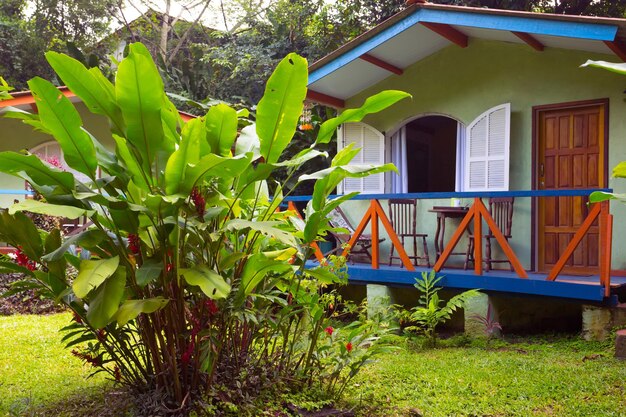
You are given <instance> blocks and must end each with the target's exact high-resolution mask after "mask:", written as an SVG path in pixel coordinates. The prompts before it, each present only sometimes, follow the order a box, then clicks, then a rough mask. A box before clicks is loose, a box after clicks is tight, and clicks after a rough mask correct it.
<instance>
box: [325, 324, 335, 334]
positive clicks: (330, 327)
mask: <svg viewBox="0 0 626 417" xmlns="http://www.w3.org/2000/svg"><path fill="white" fill-rule="evenodd" d="M324 331H325V332H326V334H328V335H329V336H332V335H333V332H334V331H335V329H333V327H332V326H328V327H327V328H325V329H324Z"/></svg>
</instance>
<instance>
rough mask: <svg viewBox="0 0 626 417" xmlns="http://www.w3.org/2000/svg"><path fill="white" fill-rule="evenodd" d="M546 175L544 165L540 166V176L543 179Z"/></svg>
mask: <svg viewBox="0 0 626 417" xmlns="http://www.w3.org/2000/svg"><path fill="white" fill-rule="evenodd" d="M543 175H544V167H543V163H541V164H539V176H540V177H541V178H543Z"/></svg>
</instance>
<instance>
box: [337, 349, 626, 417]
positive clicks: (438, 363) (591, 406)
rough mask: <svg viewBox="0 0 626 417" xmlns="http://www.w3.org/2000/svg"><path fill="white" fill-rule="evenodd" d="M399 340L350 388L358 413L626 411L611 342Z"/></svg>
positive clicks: (602, 414)
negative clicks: (433, 345) (429, 344)
mask: <svg viewBox="0 0 626 417" xmlns="http://www.w3.org/2000/svg"><path fill="white" fill-rule="evenodd" d="M402 340H404V339H402ZM401 344H402V345H404V346H403V348H402V349H401V350H399V351H398V352H396V353H395V354H392V355H389V356H387V357H385V358H384V359H382V360H379V361H377V362H376V363H374V364H372V365H371V366H369V367H367V368H365V369H364V370H363V372H362V373H361V374H359V375H358V376H357V378H356V380H355V381H354V382H355V384H351V386H350V388H349V389H348V390H347V392H346V395H345V398H347V399H350V400H349V401H348V404H349V405H352V406H357V407H359V408H361V410H360V411H359V415H362V416H381V417H382V416H411V415H415V416H417V415H420V414H422V415H423V416H425V417H436V416H564V417H565V416H567V417H573V416H589V417H606V416H626V395H625V391H626V363H624V362H621V361H619V360H616V359H614V358H613V356H612V353H613V352H612V349H611V347H610V344H608V343H604V344H602V343H590V342H584V341H582V340H580V339H578V338H575V337H572V338H563V337H560V338H525V339H521V340H520V341H517V342H515V343H513V342H510V343H504V342H498V343H497V345H496V346H494V347H493V348H492V349H489V350H487V349H485V348H484V347H471V346H468V347H448V348H445V347H444V348H439V349H434V350H433V349H431V350H419V349H416V348H411V347H410V346H407V345H410V344H407V343H406V342H401ZM418 411H419V413H418Z"/></svg>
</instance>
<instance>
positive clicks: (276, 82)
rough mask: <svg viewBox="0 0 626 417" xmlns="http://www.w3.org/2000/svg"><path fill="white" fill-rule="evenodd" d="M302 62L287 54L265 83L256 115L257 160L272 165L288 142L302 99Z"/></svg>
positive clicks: (304, 80) (304, 64) (304, 70)
mask: <svg viewBox="0 0 626 417" xmlns="http://www.w3.org/2000/svg"><path fill="white" fill-rule="evenodd" d="M306 83H307V62H306V59H304V58H302V57H300V56H298V55H296V54H294V53H291V54H289V55H287V56H286V57H285V58H284V59H283V60H282V61H281V62H280V63H279V64H278V66H277V67H276V70H275V71H274V73H273V74H272V76H271V77H270V79H269V80H268V81H267V85H266V86H265V94H264V95H263V98H262V99H261V101H260V102H259V105H258V108H257V114H256V117H257V118H256V132H257V135H258V136H259V140H260V142H261V156H263V157H264V158H265V162H267V163H268V164H273V163H274V162H277V161H278V158H279V157H280V155H281V154H282V153H283V151H284V150H285V148H286V147H287V145H288V144H289V142H290V141H291V139H292V137H293V134H294V132H295V131H296V127H297V125H298V119H299V118H300V115H301V114H302V108H303V103H304V99H305V98H306Z"/></svg>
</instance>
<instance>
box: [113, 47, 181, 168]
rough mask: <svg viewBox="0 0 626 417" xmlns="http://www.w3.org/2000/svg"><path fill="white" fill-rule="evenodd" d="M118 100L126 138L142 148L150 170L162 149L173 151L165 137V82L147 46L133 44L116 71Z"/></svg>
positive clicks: (142, 163)
mask: <svg viewBox="0 0 626 417" xmlns="http://www.w3.org/2000/svg"><path fill="white" fill-rule="evenodd" d="M115 95H116V98H117V103H118V105H119V106H120V109H121V110H122V115H123V117H124V121H125V123H126V137H127V139H128V141H129V142H130V143H131V144H132V145H133V146H134V147H135V148H136V149H137V150H138V151H139V154H140V155H141V159H142V161H141V166H142V167H143V168H144V171H146V172H150V171H151V166H152V163H153V162H154V160H155V158H156V155H157V153H158V151H159V150H169V151H173V150H174V144H173V143H171V142H169V141H167V140H165V135H164V133H163V124H162V122H161V110H162V109H163V107H164V104H165V97H164V93H163V81H162V80H161V76H160V75H159V71H158V70H157V67H156V65H155V64H154V61H152V59H151V58H150V54H149V53H148V50H147V49H146V47H145V46H143V45H142V44H139V43H134V44H131V45H130V46H129V53H128V56H127V57H126V58H125V59H124V60H122V62H121V63H120V65H119V68H118V70H117V78H116V83H115Z"/></svg>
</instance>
